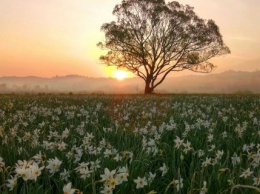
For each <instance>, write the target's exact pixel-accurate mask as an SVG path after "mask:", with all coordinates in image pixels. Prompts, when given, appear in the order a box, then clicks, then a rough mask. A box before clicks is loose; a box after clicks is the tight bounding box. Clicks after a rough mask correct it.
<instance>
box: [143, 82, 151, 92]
mask: <svg viewBox="0 0 260 194" xmlns="http://www.w3.org/2000/svg"><path fill="white" fill-rule="evenodd" d="M152 93H153V88H152V87H150V83H149V82H146V83H145V89H144V94H152Z"/></svg>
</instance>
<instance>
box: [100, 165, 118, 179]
mask: <svg viewBox="0 0 260 194" xmlns="http://www.w3.org/2000/svg"><path fill="white" fill-rule="evenodd" d="M115 173H116V171H115V170H112V171H110V170H109V169H108V168H105V174H101V175H100V176H101V178H102V181H107V180H108V179H111V178H113V177H114V175H115Z"/></svg>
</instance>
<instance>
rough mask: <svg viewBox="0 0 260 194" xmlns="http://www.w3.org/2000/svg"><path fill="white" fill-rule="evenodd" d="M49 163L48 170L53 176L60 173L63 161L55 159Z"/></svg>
mask: <svg viewBox="0 0 260 194" xmlns="http://www.w3.org/2000/svg"><path fill="white" fill-rule="evenodd" d="M47 162H48V165H47V166H46V168H47V169H49V172H50V173H51V174H54V173H55V172H58V171H59V168H60V165H61V163H62V161H60V160H59V159H58V158H57V157H55V159H49V160H48V161H47Z"/></svg>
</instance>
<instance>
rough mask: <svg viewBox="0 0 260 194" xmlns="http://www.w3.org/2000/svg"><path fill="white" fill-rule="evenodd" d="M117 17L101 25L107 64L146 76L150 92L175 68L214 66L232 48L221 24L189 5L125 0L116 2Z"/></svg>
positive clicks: (199, 69) (207, 69)
mask: <svg viewBox="0 0 260 194" xmlns="http://www.w3.org/2000/svg"><path fill="white" fill-rule="evenodd" d="M113 14H114V15H115V16H116V17H117V21H112V22H110V23H105V24H103V25H102V27H101V30H102V31H104V33H105V40H104V42H100V43H98V46H99V47H100V48H101V49H107V50H108V52H107V53H106V55H102V56H101V57H100V60H101V62H103V63H105V64H106V65H108V66H117V67H118V68H125V69H127V70H129V71H131V72H133V73H135V74H136V75H137V76H139V77H141V78H142V79H143V80H144V81H145V90H144V93H145V94H150V93H152V92H153V91H154V89H155V88H156V87H157V86H158V85H160V84H161V83H162V82H163V81H164V80H165V78H166V77H167V76H168V75H169V73H170V72H173V71H182V70H186V69H187V70H191V71H194V72H203V73H208V72H211V71H212V70H213V69H214V68H215V66H214V65H213V64H212V63H211V62H209V61H208V60H209V59H211V58H212V57H215V56H220V55H224V54H228V53H230V50H229V48H228V47H227V46H226V45H225V44H224V42H223V39H222V35H221V34H220V32H219V28H218V26H217V25H216V24H215V22H214V21H213V20H203V19H201V18H199V17H198V16H197V15H196V14H195V13H194V11H193V7H191V6H189V5H181V4H179V3H178V2H176V1H173V2H169V3H167V4H166V3H165V1H164V0H123V1H122V3H121V4H118V5H116V6H115V8H114V10H113Z"/></svg>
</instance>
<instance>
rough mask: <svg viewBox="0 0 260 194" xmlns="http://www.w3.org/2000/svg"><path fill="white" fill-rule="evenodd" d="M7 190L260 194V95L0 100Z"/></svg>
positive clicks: (1, 181)
mask: <svg viewBox="0 0 260 194" xmlns="http://www.w3.org/2000/svg"><path fill="white" fill-rule="evenodd" d="M0 144H1V146H0V193H1V194H9V193H10V194H18V193H19V194H36V193H37V194H52V193H55V194H56V193H64V194H72V193H77V194H80V193H84V194H88V193H93V194H96V193H107V194H109V193H119V194H120V193H125V194H127V193H129V194H131V193H133V194H138V193H144V194H155V193H158V194H161V193H162V194H169V193H177V194H186V193H189V194H193V193H194V194H196V193H197V194H206V193H209V194H224V193H241V194H242V193H248V194H249V193H250V194H252V193H259V191H260V168H259V167H260V96H259V95H184V94H183V95H148V96H143V95H1V96H0Z"/></svg>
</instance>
